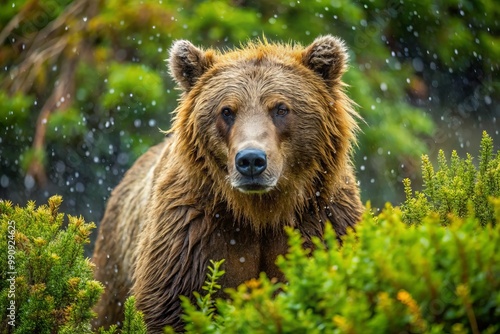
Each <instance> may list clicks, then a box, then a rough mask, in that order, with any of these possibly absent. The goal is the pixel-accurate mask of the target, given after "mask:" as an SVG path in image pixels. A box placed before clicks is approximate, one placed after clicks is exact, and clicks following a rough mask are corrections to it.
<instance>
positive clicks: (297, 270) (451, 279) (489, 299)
mask: <svg viewBox="0 0 500 334" xmlns="http://www.w3.org/2000/svg"><path fill="white" fill-rule="evenodd" d="M495 208H496V210H497V215H496V221H497V222H498V221H499V219H500V216H499V215H498V213H499V212H500V201H498V200H497V201H496V202H495ZM289 234H290V241H289V242H290V250H289V253H288V254H287V255H286V257H283V258H281V259H280V260H279V261H278V264H279V267H280V268H281V270H283V272H284V273H285V276H286V280H287V284H273V282H271V281H270V280H269V279H268V278H267V277H266V276H264V275H262V276H261V277H260V278H259V279H258V280H251V281H248V282H246V283H245V284H243V285H241V286H240V287H238V289H236V290H229V291H228V295H229V297H230V299H228V300H222V299H219V300H217V316H215V317H212V316H211V315H208V314H206V313H204V312H202V311H198V310H196V309H195V308H194V307H192V306H189V307H186V305H184V307H185V312H186V315H185V320H186V322H187V324H188V326H189V327H188V326H186V329H188V328H189V329H188V332H189V333H227V332H231V333H399V332H402V331H405V332H414V331H418V332H424V333H442V332H453V333H479V331H481V332H484V333H495V332H496V331H498V330H499V329H500V328H499V327H498V326H499V325H498V324H499V323H500V309H499V308H498V305H499V303H500V293H499V292H498V291H499V290H498V289H499V288H500V278H499V277H500V276H499V275H498V273H499V271H500V256H499V248H498V247H499V245H500V228H499V224H497V225H496V226H494V225H492V224H488V225H487V226H486V227H484V228H483V227H481V225H480V224H479V223H478V220H477V219H476V218H474V217H472V216H468V217H467V218H465V219H461V218H458V217H456V218H455V219H454V220H453V221H452V222H450V224H449V225H448V227H447V228H444V227H442V226H441V224H440V223H439V219H438V217H437V216H432V215H429V216H426V217H425V219H424V221H423V222H422V223H421V224H420V225H418V226H416V227H413V228H408V226H407V225H406V224H405V223H404V221H403V219H402V213H401V211H400V210H399V209H397V208H393V207H391V206H390V205H387V206H386V208H385V209H384V210H383V211H382V213H381V214H380V215H378V216H377V217H374V216H373V215H372V214H370V213H369V212H367V213H365V215H364V217H363V220H362V221H361V223H360V225H359V227H358V228H357V231H356V234H353V233H351V234H349V235H348V236H347V237H346V238H345V239H344V244H343V246H342V248H341V249H340V250H339V248H338V245H337V244H336V239H335V234H334V232H333V231H332V229H331V227H329V228H328V229H327V230H326V233H325V240H324V243H323V242H321V241H320V240H316V242H315V245H316V249H315V250H314V251H312V252H309V251H307V250H304V249H303V248H302V239H301V236H300V235H299V233H297V232H294V231H289ZM417 278H421V279H417ZM277 291H279V292H278V293H277ZM276 293H277V295H276ZM275 295H276V296H275ZM191 329H193V330H191ZM194 329H195V330H194Z"/></svg>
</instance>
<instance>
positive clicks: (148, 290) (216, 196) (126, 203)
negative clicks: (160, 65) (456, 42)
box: [93, 36, 362, 333]
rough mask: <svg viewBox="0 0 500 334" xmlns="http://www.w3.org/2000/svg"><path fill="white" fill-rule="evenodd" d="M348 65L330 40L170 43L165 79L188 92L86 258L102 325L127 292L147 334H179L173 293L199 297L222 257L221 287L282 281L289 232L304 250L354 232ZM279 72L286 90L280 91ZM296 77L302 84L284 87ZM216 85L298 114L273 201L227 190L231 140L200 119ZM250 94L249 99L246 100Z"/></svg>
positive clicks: (113, 202) (118, 195) (284, 142)
mask: <svg viewBox="0 0 500 334" xmlns="http://www.w3.org/2000/svg"><path fill="white" fill-rule="evenodd" d="M346 62H347V53H346V50H345V47H344V45H343V43H342V42H341V41H340V40H339V39H337V38H335V37H332V36H324V37H320V38H318V39H316V40H315V41H314V42H313V43H312V44H311V45H310V46H308V47H306V48H303V47H301V46H299V45H296V46H290V45H285V44H283V45H279V44H271V43H268V42H266V41H262V42H255V43H249V44H247V45H245V46H243V47H242V48H241V49H236V50H233V51H229V52H226V53H221V52H218V51H214V50H208V51H204V50H201V49H198V48H196V47H194V46H193V45H192V44H191V43H189V42H187V41H178V42H176V43H175V44H174V46H173V48H172V49H171V58H170V69H171V73H172V75H173V77H174V78H175V79H176V80H177V82H178V84H179V86H180V87H181V88H182V89H183V91H184V93H183V95H182V98H181V100H180V103H179V107H178V108H177V110H176V111H175V119H174V122H173V125H172V129H171V130H170V132H169V133H170V134H169V136H168V137H167V138H166V140H165V142H164V143H162V144H159V145H157V146H155V147H153V148H151V149H150V151H148V152H147V153H146V154H145V155H144V156H142V157H141V158H140V159H139V160H138V161H137V162H136V163H135V164H134V166H133V167H132V168H131V169H130V170H129V172H128V173H127V174H126V176H125V178H124V179H123V181H122V182H121V183H120V185H119V186H118V187H117V188H116V189H115V190H114V192H113V194H112V196H111V198H110V200H109V203H108V207H107V210H106V213H105V216H104V218H103V220H102V222H101V226H100V230H99V236H98V239H97V243H96V249H95V253H94V258H93V260H94V262H95V263H96V266H97V271H96V278H97V279H98V280H100V281H101V282H103V283H104V284H105V286H106V292H105V295H104V296H103V298H102V300H101V301H100V304H99V305H98V308H97V312H98V314H99V324H104V325H109V324H113V323H115V322H116V321H119V320H120V319H121V316H122V315H121V314H122V310H121V307H119V306H118V303H121V304H120V305H123V303H124V300H125V298H126V296H127V295H128V293H129V290H130V289H131V288H132V293H133V294H134V295H135V296H136V300H137V307H138V308H139V309H140V310H141V311H143V312H144V316H145V320H146V322H147V325H148V330H149V331H150V332H152V333H160V332H161V329H162V328H163V327H164V326H166V325H172V326H174V327H175V328H176V329H181V328H182V322H181V320H180V314H181V308H180V302H179V295H186V296H190V297H191V296H192V292H193V291H197V290H200V288H201V286H202V284H203V281H204V280H205V275H206V268H207V265H208V261H209V260H210V259H215V260H219V259H226V262H225V265H224V269H225V270H226V275H225V276H224V277H223V278H222V280H221V283H222V286H224V287H236V286H237V285H239V284H240V283H242V282H244V281H245V280H248V279H250V278H253V277H257V276H258V274H259V273H260V272H262V271H264V272H266V273H267V275H268V276H270V277H276V278H278V279H281V280H282V279H283V277H282V274H281V273H280V272H279V270H278V269H277V267H276V265H275V264H274V262H275V259H276V257H277V255H279V254H283V253H285V252H286V249H287V243H286V241H287V238H286V236H285V234H284V231H283V227H284V226H293V227H295V228H297V229H299V230H300V231H301V232H302V234H303V236H304V240H305V246H306V247H309V246H311V243H310V239H311V237H313V236H319V237H321V236H322V235H323V230H324V224H325V222H326V221H330V222H332V224H333V227H334V229H335V231H336V232H337V235H338V236H341V235H343V234H345V233H346V231H347V229H348V228H349V227H352V226H354V225H355V223H356V222H357V220H358V219H359V217H360V214H361V208H362V206H361V203H360V199H359V191H358V187H357V185H356V180H355V177H354V172H353V168H352V164H351V161H350V155H351V148H352V144H353V143H354V142H355V132H356V130H357V126H356V122H355V119H356V117H357V114H356V113H355V111H354V110H353V103H352V102H351V101H350V100H349V98H348V97H347V96H346V95H345V93H344V92H343V89H344V84H343V83H342V81H341V76H342V74H343V73H344V71H345V70H346V66H347V65H346ZM242 71H243V72H242ZM233 73H234V75H233ZM269 73H271V74H273V76H272V77H269V79H266V75H269ZM280 73H282V74H283V73H284V74H283V76H284V77H283V79H285V80H283V82H281V81H280V84H279V85H277V84H276V83H275V82H276V80H277V79H276V75H278V76H279V75H281V74H280ZM245 78H247V79H246V80H248V78H254V79H255V80H250V81H248V82H242V81H241V80H245ZM293 78H299V79H300V80H298V81H300V84H301V85H303V86H302V87H297V82H287V80H286V79H293ZM256 83H261V85H260V86H257V84H256ZM268 83H270V85H271V87H263V86H265V85H266V84H268ZM217 85H223V86H224V87H225V88H224V96H239V95H238V94H240V95H241V96H247V97H249V98H251V99H253V98H255V101H259V99H258V96H254V95H252V94H255V93H257V94H259V89H261V90H265V89H267V90H270V91H272V90H276V91H279V92H280V94H282V95H284V96H288V97H290V101H292V102H293V107H294V108H296V109H297V110H303V111H304V112H303V113H301V115H300V118H298V117H296V118H290V124H288V126H289V127H290V128H293V131H294V133H293V134H294V135H295V136H298V134H301V136H302V137H303V138H301V141H300V145H298V143H299V142H298V141H297V142H296V141H294V138H292V137H290V138H289V137H286V134H281V135H280V136H281V137H280V136H278V135H276V136H277V137H276V138H277V139H276V140H278V141H279V145H278V146H277V147H278V148H279V150H280V152H279V153H280V154H283V156H284V157H285V160H284V164H285V167H286V169H285V171H284V172H283V173H284V174H283V178H282V180H280V183H278V185H277V187H276V188H275V189H273V190H271V191H270V192H268V193H265V194H260V195H249V194H244V193H241V192H240V191H238V190H237V189H234V188H232V187H231V186H230V184H229V182H228V180H227V178H228V168H229V167H228V166H227V161H224V159H226V160H227V158H228V156H229V155H230V150H229V149H228V148H227V147H226V146H225V140H227V141H229V140H230V139H224V138H221V136H219V135H217V133H216V127H215V126H214V125H213V124H212V123H213V119H212V118H211V116H210V115H208V114H205V111H206V110H213V109H214V108H216V106H215V105H214V103H217V101H219V100H221V99H223V98H225V97H224V96H218V95H217V94H216V92H219V91H220V90H217ZM245 87H250V88H248V89H250V90H252V91H249V92H243V93H242V92H241V91H240V90H241V89H245ZM233 90H234V94H232V91H233ZM212 91H213V92H214V93H213V94H212V95H211V93H212ZM304 92H307V94H305V93H304ZM242 94H243V95H242ZM278 137H279V138H278ZM287 157H288V158H290V159H289V160H287ZM298 157H300V158H298Z"/></svg>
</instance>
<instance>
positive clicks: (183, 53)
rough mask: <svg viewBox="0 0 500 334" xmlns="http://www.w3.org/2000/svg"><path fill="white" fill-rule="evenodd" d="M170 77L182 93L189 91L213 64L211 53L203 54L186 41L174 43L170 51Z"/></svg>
mask: <svg viewBox="0 0 500 334" xmlns="http://www.w3.org/2000/svg"><path fill="white" fill-rule="evenodd" d="M168 62H169V66H170V75H171V76H172V77H173V78H174V80H175V81H177V83H178V84H179V86H180V87H181V88H182V89H183V90H184V91H186V92H187V91H189V90H191V88H192V87H193V86H194V84H195V83H196V81H197V80H198V79H199V78H200V77H201V76H202V75H203V73H205V71H206V70H207V69H208V68H210V66H212V64H213V53H212V52H205V51H203V50H201V49H199V48H197V47H196V46H194V45H193V44H191V42H189V41H186V40H179V41H175V42H174V44H173V45H172V48H171V49H170V58H169V60H168Z"/></svg>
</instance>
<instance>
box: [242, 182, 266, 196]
mask: <svg viewBox="0 0 500 334" xmlns="http://www.w3.org/2000/svg"><path fill="white" fill-rule="evenodd" d="M235 188H236V189H238V190H239V191H240V192H242V193H244V194H248V195H263V194H266V193H268V192H270V191H271V190H273V189H274V186H264V185H261V184H246V185H241V186H238V187H235Z"/></svg>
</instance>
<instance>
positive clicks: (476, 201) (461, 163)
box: [402, 132, 500, 225]
mask: <svg viewBox="0 0 500 334" xmlns="http://www.w3.org/2000/svg"><path fill="white" fill-rule="evenodd" d="M438 167H439V170H438V171H434V168H433V167H432V164H431V162H430V161H429V157H428V156H426V155H424V156H423V157H422V175H423V181H424V189H423V190H422V192H418V191H417V192H415V194H413V191H412V189H411V182H410V180H409V179H406V180H405V181H404V183H405V193H406V201H405V202H404V203H403V205H402V211H403V219H404V220H405V221H406V222H407V223H409V224H417V223H419V222H421V221H422V219H423V217H425V216H426V215H428V214H429V213H430V212H436V213H437V214H439V217H440V220H441V221H442V222H443V223H449V221H450V220H451V219H453V217H451V216H450V213H452V214H453V215H454V216H458V217H465V216H466V215H467V214H472V213H473V214H474V215H475V216H476V217H477V218H478V219H479V220H480V222H481V223H482V224H483V225H485V224H487V223H490V222H492V221H493V217H494V207H493V204H492V203H491V201H490V200H491V198H492V197H494V198H500V154H498V153H496V154H495V153H494V152H493V140H492V138H491V137H490V136H488V134H487V133H486V132H484V133H483V139H482V141H481V150H480V153H479V166H478V168H476V167H475V166H474V164H473V159H472V157H471V156H470V155H469V154H468V155H467V158H466V159H461V158H460V157H459V156H458V154H457V152H456V151H453V152H452V154H451V159H450V162H449V163H448V161H447V160H446V157H445V154H444V152H443V151H442V150H441V151H440V152H439V157H438ZM471 211H472V212H471Z"/></svg>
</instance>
